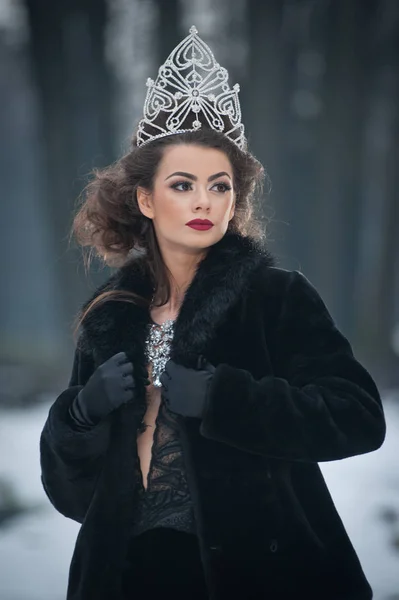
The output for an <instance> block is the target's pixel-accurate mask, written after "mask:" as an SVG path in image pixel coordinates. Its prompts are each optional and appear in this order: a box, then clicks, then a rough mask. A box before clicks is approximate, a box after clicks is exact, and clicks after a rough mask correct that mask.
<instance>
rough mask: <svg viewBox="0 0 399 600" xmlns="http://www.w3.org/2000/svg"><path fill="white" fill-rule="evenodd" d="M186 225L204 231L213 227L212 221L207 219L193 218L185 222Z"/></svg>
mask: <svg viewBox="0 0 399 600" xmlns="http://www.w3.org/2000/svg"><path fill="white" fill-rule="evenodd" d="M186 225H188V226H189V227H192V228H193V229H198V230H199V231H205V230H206V229H210V228H211V227H213V223H212V222H211V221H208V219H204V220H202V219H194V220H193V221H189V223H186Z"/></svg>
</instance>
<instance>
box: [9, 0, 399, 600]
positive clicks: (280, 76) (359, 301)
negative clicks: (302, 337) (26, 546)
mask: <svg viewBox="0 0 399 600" xmlns="http://www.w3.org/2000/svg"><path fill="white" fill-rule="evenodd" d="M193 24H194V25H196V27H197V29H198V31H199V35H200V36H201V37H202V38H203V39H204V40H205V41H206V42H207V43H208V44H209V45H210V46H211V48H212V49H213V51H214V54H215V56H216V59H217V60H218V61H219V62H220V63H221V64H222V65H223V66H225V67H226V68H227V69H228V71H229V74H230V80H229V81H230V84H233V83H236V82H239V83H240V86H241V92H240V99H241V105H242V112H243V121H244V124H245V127H246V133H247V135H248V138H249V142H250V147H251V149H252V151H253V152H254V154H255V155H256V156H257V157H258V158H259V159H260V160H261V161H262V163H263V164H264V165H265V167H266V169H267V171H268V173H269V176H270V179H271V183H272V188H271V191H270V193H269V194H267V195H266V196H265V199H264V207H265V208H264V213H263V214H264V217H265V220H266V219H267V220H268V229H269V238H270V249H271V251H272V252H273V253H274V254H275V255H276V256H277V258H278V261H279V266H281V267H283V268H287V269H300V270H302V271H303V272H304V274H305V275H306V276H307V277H308V278H309V279H310V280H311V281H312V283H313V284H314V285H315V286H316V287H317V289H318V290H319V292H320V293H321V295H322V297H323V298H324V300H325V302H326V304H327V306H328V307H329V309H330V312H331V313H332V315H333V317H334V318H335V320H336V322H337V325H338V326H339V327H340V329H341V330H342V331H343V332H344V333H345V335H346V336H347V337H348V338H349V339H350V341H351V343H352V345H353V347H354V350H355V354H356V355H357V356H358V358H359V359H360V360H361V361H363V363H364V364H365V366H367V368H369V370H370V371H371V373H372V374H373V376H374V377H375V378H376V380H377V382H378V384H379V385H380V387H381V389H382V390H394V389H396V388H399V368H398V367H399V197H398V188H399V185H398V184H399V1H398V0H263V1H261V0H217V1H216V2H215V1H212V0H180V1H179V0H68V1H58V2H57V1H55V0H0V135H1V138H0V139H1V144H0V181H1V218H0V253H1V257H2V258H1V263H0V269H1V294H0V332H1V333H0V339H1V343H0V382H1V386H0V407H2V411H3V412H2V413H1V414H2V415H5V414H6V412H7V410H8V412H10V411H11V409H12V410H15V408H16V407H20V410H28V409H29V407H31V406H33V405H35V404H37V403H40V402H43V400H44V399H45V400H46V402H48V401H49V399H50V398H52V399H54V397H55V396H56V395H58V393H59V392H60V391H61V390H62V389H64V388H65V382H66V380H67V378H68V377H69V374H70V370H71V366H72V353H73V340H72V322H73V319H74V317H75V315H76V313H77V311H78V309H79V307H80V306H81V304H82V303H83V302H84V301H85V300H86V299H87V298H88V297H89V295H90V294H91V291H92V290H93V289H94V288H95V287H96V286H97V285H99V284H100V283H101V282H102V281H104V280H105V278H107V277H108V276H109V275H110V272H111V270H110V269H108V268H104V267H103V266H102V265H101V264H100V263H96V262H95V263H93V266H92V268H91V270H90V272H89V274H88V275H87V274H86V273H85V271H84V268H83V262H82V258H81V249H79V248H77V247H76V245H75V244H74V243H72V244H70V243H69V232H70V228H71V225H72V219H73V215H74V211H75V209H76V205H77V199H78V196H79V193H80V192H81V191H82V189H83V187H84V185H85V184H86V182H87V180H88V175H89V173H90V171H91V169H92V168H94V167H102V166H105V165H107V164H109V163H110V162H112V161H114V160H115V159H116V158H118V157H119V156H120V155H121V154H122V153H123V152H124V151H125V150H126V149H127V148H128V145H129V139H130V135H131V133H132V132H133V129H134V127H135V125H136V123H137V121H138V119H139V118H140V116H141V112H142V106H143V102H144V98H145V94H146V90H147V88H146V86H145V83H146V79H147V77H152V78H155V77H156V74H157V70H158V67H159V65H160V64H161V63H163V62H164V60H165V59H166V57H167V56H168V54H169V53H170V52H171V51H172V49H173V48H174V47H175V46H176V44H177V43H178V42H179V41H180V40H181V39H182V38H183V37H185V36H186V35H187V34H188V29H189V27H190V26H191V25H193ZM265 222H266V221H265ZM396 397H397V398H398V399H399V394H398V395H397V396H395V398H396ZM398 404H399V402H398ZM41 415H42V421H39V424H38V426H37V427H38V429H37V435H39V433H40V431H39V430H40V426H41V425H42V424H43V423H44V419H45V415H44V413H41ZM19 419H20V420H19V421H18V423H20V426H18V427H16V430H15V431H21V428H22V434H21V435H22V436H23V435H24V433H23V427H22V423H23V421H22V416H21V415H20V417H19ZM39 425H40V426H39ZM35 431H36V430H35ZM3 433H4V431H3ZM0 434H1V430H0ZM4 435H5V434H4ZM4 439H8V438H7V437H5V438H4ZM37 442H38V440H37V439H36V440H35V438H33V443H37ZM3 446H4V444H3ZM3 446H2V445H1V440H0V451H1V449H2V448H3ZM11 447H12V448H14V449H15V448H16V443H15V445H14V446H11ZM8 450H9V447H7V448H6V450H5V451H6V452H8ZM35 452H36V449H35ZM35 458H36V455H35ZM1 460H2V463H3V464H2V465H1V467H4V464H5V458H4V455H3V456H2V459H1ZM21 460H22V462H23V459H21ZM8 464H9V463H8ZM3 471H4V469H3ZM396 492H397V497H398V498H399V491H398V489H396ZM13 503H14V504H13ZM16 504H17V502H16V501H15V492H14V491H13V488H12V486H11V484H10V483H7V482H6V481H5V479H4V480H3V481H2V479H1V470H0V536H1V525H2V524H4V523H6V522H8V520H9V518H10V517H13V516H15V514H16V513H17V512H18V510H19V509H18V510H17V509H16V508H15V505H16ZM21 511H22V509H21ZM395 514H396V513H392V512H391V513H389V514H388V516H387V519H388V520H389V519H391V521H392V522H396V521H395V519H396V517H395ZM10 539H11V538H10ZM398 546H399V542H398ZM0 550H1V548H0ZM0 557H1V551H0ZM398 593H399V582H398ZM32 594H34V593H33V592H32ZM1 597H2V598H4V599H5V600H9V599H10V600H11V599H12V600H14V598H15V599H17V598H18V600H19V599H22V598H23V599H24V600H27V599H29V600H31V598H36V596H34V595H19V596H17V595H12V594H11V592H10V593H9V596H7V597H6V595H2V596H1ZM55 597H59V598H61V597H62V596H61V595H60V596H55V595H54V596H49V598H51V599H52V600H53V598H55ZM393 597H394V596H390V598H393ZM395 598H397V596H395ZM43 599H44V596H43V595H42V596H41V600H43Z"/></svg>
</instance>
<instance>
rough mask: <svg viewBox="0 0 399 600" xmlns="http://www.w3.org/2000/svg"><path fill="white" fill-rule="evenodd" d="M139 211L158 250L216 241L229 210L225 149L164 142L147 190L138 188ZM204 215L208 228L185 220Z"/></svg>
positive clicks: (231, 202) (188, 248)
mask: <svg viewBox="0 0 399 600" xmlns="http://www.w3.org/2000/svg"><path fill="white" fill-rule="evenodd" d="M137 200H138V203H139V207H140V210H141V212H142V213H143V214H144V215H145V216H147V217H149V218H150V219H152V220H153V224H154V228H155V232H156V235H157V239H158V243H159V244H160V247H161V249H163V250H165V249H166V250H167V249H177V248H179V249H183V250H184V251H185V252H188V253H190V254H196V253H198V251H199V250H203V249H206V248H208V247H209V246H212V245H213V244H216V243H217V242H218V241H219V240H220V239H221V238H222V237H223V236H224V234H225V233H226V230H227V226H228V224H229V221H230V220H231V219H232V218H233V215H234V205H235V194H234V188H233V169H232V166H231V164H230V161H229V159H228V158H227V156H226V154H225V153H224V152H222V151H221V150H216V149H214V148H204V147H202V146H196V145H193V144H184V145H176V146H169V147H168V148H166V149H165V152H164V155H163V158H162V160H161V162H160V164H159V167H158V170H157V173H156V175H155V180H154V187H153V191H152V192H151V193H148V192H146V190H144V189H142V188H139V190H138V192H137ZM193 219H208V220H209V221H211V222H212V223H213V227H211V228H210V229H207V230H202V231H200V230H197V229H193V228H192V227H189V226H188V225H186V223H188V222H189V221H192V220H193Z"/></svg>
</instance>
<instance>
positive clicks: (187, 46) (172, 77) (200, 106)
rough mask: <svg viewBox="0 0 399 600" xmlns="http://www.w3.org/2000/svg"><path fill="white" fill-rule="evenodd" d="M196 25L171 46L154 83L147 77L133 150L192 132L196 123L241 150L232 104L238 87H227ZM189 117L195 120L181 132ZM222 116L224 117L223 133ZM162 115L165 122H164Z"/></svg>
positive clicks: (240, 128) (241, 133)
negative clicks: (211, 130)
mask: <svg viewBox="0 0 399 600" xmlns="http://www.w3.org/2000/svg"><path fill="white" fill-rule="evenodd" d="M197 34H198V31H197V28H196V27H194V26H193V27H191V28H190V34H189V35H188V36H187V37H186V38H184V40H182V41H181V42H180V44H178V46H176V48H175V49H174V50H173V52H172V53H171V54H170V55H169V57H168V58H167V60H166V61H165V63H164V64H163V65H162V66H161V67H160V68H159V71H158V77H157V78H156V80H155V81H154V80H153V79H151V78H148V79H147V87H148V90H147V96H146V99H145V103H144V116H143V118H142V119H141V120H140V122H139V124H138V129H137V146H141V145H143V144H146V143H147V142H150V141H152V140H155V139H157V138H161V137H165V136H167V135H176V134H178V133H184V132H186V131H198V129H200V128H201V126H202V123H207V124H208V125H209V127H211V128H212V129H215V130H216V131H220V132H222V133H223V134H224V135H226V136H227V137H229V138H230V139H231V140H232V141H233V142H235V143H236V144H237V146H238V147H239V148H241V150H244V149H245V147H246V140H245V137H244V125H243V124H242V123H241V107H240V103H239V100H238V92H239V90H240V86H239V85H238V83H236V84H235V85H234V86H233V88H230V87H229V85H228V83H227V80H228V76H229V74H228V72H227V70H226V69H225V68H223V67H221V66H220V65H219V63H217V62H216V60H215V57H214V56H213V53H212V51H211V49H210V48H209V46H207V44H205V42H203V40H201V38H200V37H199V36H198V35H197ZM160 113H165V119H163V120H162V126H161V125H159V124H157V123H156V121H157V118H158V115H159V114H160ZM190 113H194V114H195V115H196V117H194V120H193V121H192V127H191V128H183V123H184V122H185V120H186V119H187V116H188V115H189V114H190ZM222 116H226V117H228V119H227V121H228V123H229V127H230V126H231V129H228V131H225V124H224V122H223V119H222ZM166 117H167V118H166Z"/></svg>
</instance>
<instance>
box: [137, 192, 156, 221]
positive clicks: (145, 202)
mask: <svg viewBox="0 0 399 600" xmlns="http://www.w3.org/2000/svg"><path fill="white" fill-rule="evenodd" d="M136 195H137V204H138V207H139V209H140V210H141V212H142V213H143V215H144V216H145V217H148V218H149V219H152V218H153V217H154V211H153V209H152V194H151V192H149V191H148V190H146V189H145V188H143V187H138V188H137V192H136Z"/></svg>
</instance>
